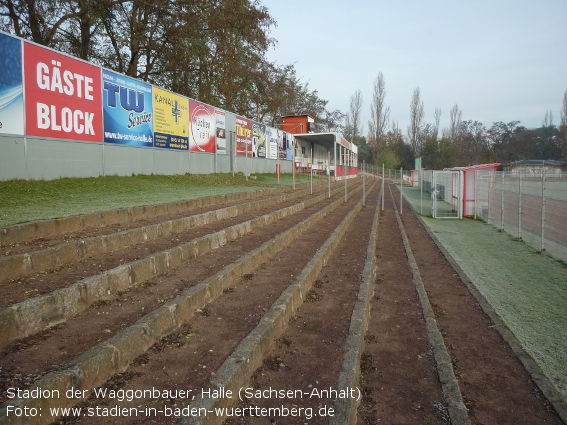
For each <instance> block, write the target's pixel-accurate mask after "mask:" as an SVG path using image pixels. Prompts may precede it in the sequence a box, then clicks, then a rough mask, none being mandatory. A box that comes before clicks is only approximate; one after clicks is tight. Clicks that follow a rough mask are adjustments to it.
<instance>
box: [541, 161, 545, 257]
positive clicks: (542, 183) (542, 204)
mask: <svg viewBox="0 0 567 425" xmlns="http://www.w3.org/2000/svg"><path fill="white" fill-rule="evenodd" d="M545 180H546V172H545V166H544V167H543V171H542V173H541V252H544V251H545Z"/></svg>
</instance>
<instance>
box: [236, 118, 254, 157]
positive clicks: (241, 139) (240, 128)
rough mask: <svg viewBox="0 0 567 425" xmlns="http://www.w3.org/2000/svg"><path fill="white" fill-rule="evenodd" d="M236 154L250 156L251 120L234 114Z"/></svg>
mask: <svg viewBox="0 0 567 425" xmlns="http://www.w3.org/2000/svg"><path fill="white" fill-rule="evenodd" d="M236 155H238V156H250V157H251V156H252V121H251V120H249V119H247V118H243V117H239V116H236Z"/></svg>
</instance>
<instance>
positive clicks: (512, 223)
mask: <svg viewBox="0 0 567 425" xmlns="http://www.w3.org/2000/svg"><path fill="white" fill-rule="evenodd" d="M475 188H476V191H475V194H476V199H475V217H480V218H482V219H483V220H485V221H487V222H488V223H490V224H493V225H494V226H496V227H498V228H499V229H500V230H502V231H505V232H507V233H509V234H511V235H512V236H515V237H517V238H518V239H522V240H523V241H525V242H526V243H528V244H530V245H531V246H533V247H535V248H537V249H538V250H541V251H547V252H549V253H550V254H551V255H553V256H555V257H557V258H559V259H562V260H564V261H567V174H558V173H554V174H547V173H546V172H545V171H544V172H542V173H540V174H533V173H530V174H525V173H519V172H506V171H498V172H492V171H477V172H476V175H475Z"/></svg>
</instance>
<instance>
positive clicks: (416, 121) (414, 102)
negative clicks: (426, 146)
mask: <svg viewBox="0 0 567 425" xmlns="http://www.w3.org/2000/svg"><path fill="white" fill-rule="evenodd" d="M423 115H424V112H423V102H422V101H421V97H420V93H419V87H416V88H415V89H414V90H413V95H412V99H411V103H410V123H409V125H408V139H409V143H410V146H411V150H412V152H413V154H414V155H418V154H419V152H420V150H421V146H422V144H423V140H422V134H421V133H422V126H423Z"/></svg>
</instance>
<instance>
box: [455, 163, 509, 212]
mask: <svg viewBox="0 0 567 425" xmlns="http://www.w3.org/2000/svg"><path fill="white" fill-rule="evenodd" d="M500 165H501V164H500V163H494V164H478V165H470V166H468V167H454V168H451V171H459V174H454V175H453V202H452V205H453V210H455V211H457V210H458V207H459V206H458V205H457V203H458V202H459V191H460V190H461V185H462V200H463V204H462V207H463V209H462V212H463V217H474V211H475V202H476V201H479V202H481V203H482V202H484V201H485V202H487V203H488V202H489V200H482V199H480V200H478V199H477V198H476V185H475V177H476V172H477V171H493V175H495V174H494V172H496V170H497V169H498V167H499V166H500ZM459 179H460V181H461V182H462V183H461V184H459V182H458V181H455V180H459Z"/></svg>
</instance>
